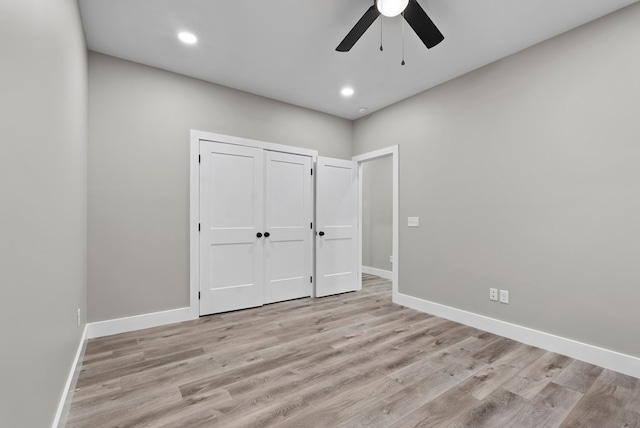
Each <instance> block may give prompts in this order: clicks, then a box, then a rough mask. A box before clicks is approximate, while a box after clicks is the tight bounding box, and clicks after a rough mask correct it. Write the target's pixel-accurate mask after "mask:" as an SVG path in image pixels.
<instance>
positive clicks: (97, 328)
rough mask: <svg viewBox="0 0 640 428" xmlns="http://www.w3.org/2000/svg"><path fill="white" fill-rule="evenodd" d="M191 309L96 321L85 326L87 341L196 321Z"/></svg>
mask: <svg viewBox="0 0 640 428" xmlns="http://www.w3.org/2000/svg"><path fill="white" fill-rule="evenodd" d="M197 317H198V316H197V315H194V311H193V310H192V309H191V308H180V309H171V310H168V311H162V312H153V313H150V314H144V315H135V316H132V317H126V318H117V319H113V320H107V321H98V322H92V323H90V324H87V327H88V333H87V339H95V338H97V337H102V336H110V335H112V334H119V333H127V332H130V331H136V330H142V329H145V328H151V327H159V326H161V325H167V324H173V323H177V322H182V321H189V320H193V319H196V318H197Z"/></svg>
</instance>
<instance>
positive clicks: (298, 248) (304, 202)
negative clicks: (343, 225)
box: [263, 152, 313, 303]
mask: <svg viewBox="0 0 640 428" xmlns="http://www.w3.org/2000/svg"><path fill="white" fill-rule="evenodd" d="M265 187H266V190H265V199H266V200H265V221H266V225H265V226H266V228H265V231H266V232H265V237H264V238H263V239H264V256H265V271H266V278H265V303H273V302H280V301H283V300H290V299H296V298H299V297H309V296H311V291H312V284H311V282H310V279H311V252H312V230H311V221H312V219H313V214H312V211H311V205H312V203H311V202H312V200H311V158H310V157H308V156H300V155H293V154H288V153H278V152H265Z"/></svg>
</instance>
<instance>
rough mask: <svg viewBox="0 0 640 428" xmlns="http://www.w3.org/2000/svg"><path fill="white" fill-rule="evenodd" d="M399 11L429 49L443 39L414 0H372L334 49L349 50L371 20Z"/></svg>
mask: <svg viewBox="0 0 640 428" xmlns="http://www.w3.org/2000/svg"><path fill="white" fill-rule="evenodd" d="M401 13H402V15H403V16H404V19H405V20H406V21H407V22H408V23H409V25H411V28H413V31H415V32H416V34H417V35H418V37H419V38H420V40H422V42H423V43H424V44H425V46H426V47H427V49H431V48H432V47H434V46H435V45H437V44H438V43H440V42H441V41H443V40H444V36H443V35H442V33H441V32H440V30H438V27H436V25H435V24H434V23H433V21H432V20H431V18H429V16H427V13H426V12H425V11H424V9H422V7H420V5H419V4H418V2H417V1H416V0H374V2H373V6H371V7H370V8H369V9H368V10H367V11H366V12H365V13H364V15H362V18H360V20H359V21H358V22H356V25H354V26H353V28H352V29H351V31H349V34H347V36H346V37H345V38H344V40H342V42H340V44H339V45H338V47H337V48H336V50H337V51H338V52H349V51H350V50H351V48H352V47H353V45H355V44H356V42H357V41H358V40H359V39H360V37H362V35H363V34H364V32H365V31H367V29H368V28H369V27H370V26H371V24H373V21H375V20H376V19H378V16H380V15H381V14H382V15H384V16H390V17H391V16H397V15H399V14H401Z"/></svg>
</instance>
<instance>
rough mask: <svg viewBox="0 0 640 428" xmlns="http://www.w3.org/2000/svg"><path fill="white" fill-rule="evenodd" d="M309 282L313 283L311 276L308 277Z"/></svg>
mask: <svg viewBox="0 0 640 428" xmlns="http://www.w3.org/2000/svg"><path fill="white" fill-rule="evenodd" d="M309 282H310V283H312V284H313V277H312V276H310V277H309Z"/></svg>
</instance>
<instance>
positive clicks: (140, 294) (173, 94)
mask: <svg viewBox="0 0 640 428" xmlns="http://www.w3.org/2000/svg"><path fill="white" fill-rule="evenodd" d="M89 94H90V96H89V128H90V129H89V295H88V298H89V317H90V320H91V321H100V320H106V319H114V318H120V317H126V316H131V315H138V314H146V313H150V312H156V311H162V310H167V309H174V308H181V307H185V306H188V305H189V300H188V291H189V272H188V257H189V247H188V243H189V241H188V238H189V234H188V219H189V217H188V215H189V161H188V155H189V130H190V129H197V130H201V131H209V132H215V133H220V134H228V135H233V136H237V137H245V138H252V139H256V140H262V141H268V142H272V143H279V144H287V145H291V146H297V147H304V148H310V149H317V150H319V151H320V153H321V154H322V155H325V156H332V157H338V158H350V156H351V140H352V124H351V122H350V121H348V120H345V119H339V118H337V117H334V116H329V115H326V114H323V113H318V112H313V111H311V110H307V109H302V108H299V107H294V106H291V105H288V104H284V103H281V102H277V101H273V100H269V99H267V98H262V97H258V96H255V95H250V94H247V93H244V92H240V91H236V90H232V89H229V88H225V87H222V86H219V85H215V84H211V83H207V82H204V81H200V80H195V79H192V78H188V77H185V76H181V75H177V74H173V73H170V72H166V71H161V70H158V69H154V68H150V67H146V66H143V65H139V64H135V63H132V62H127V61H124V60H120V59H116V58H113V57H109V56H105V55H101V54H97V53H92V52H91V53H89Z"/></svg>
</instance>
